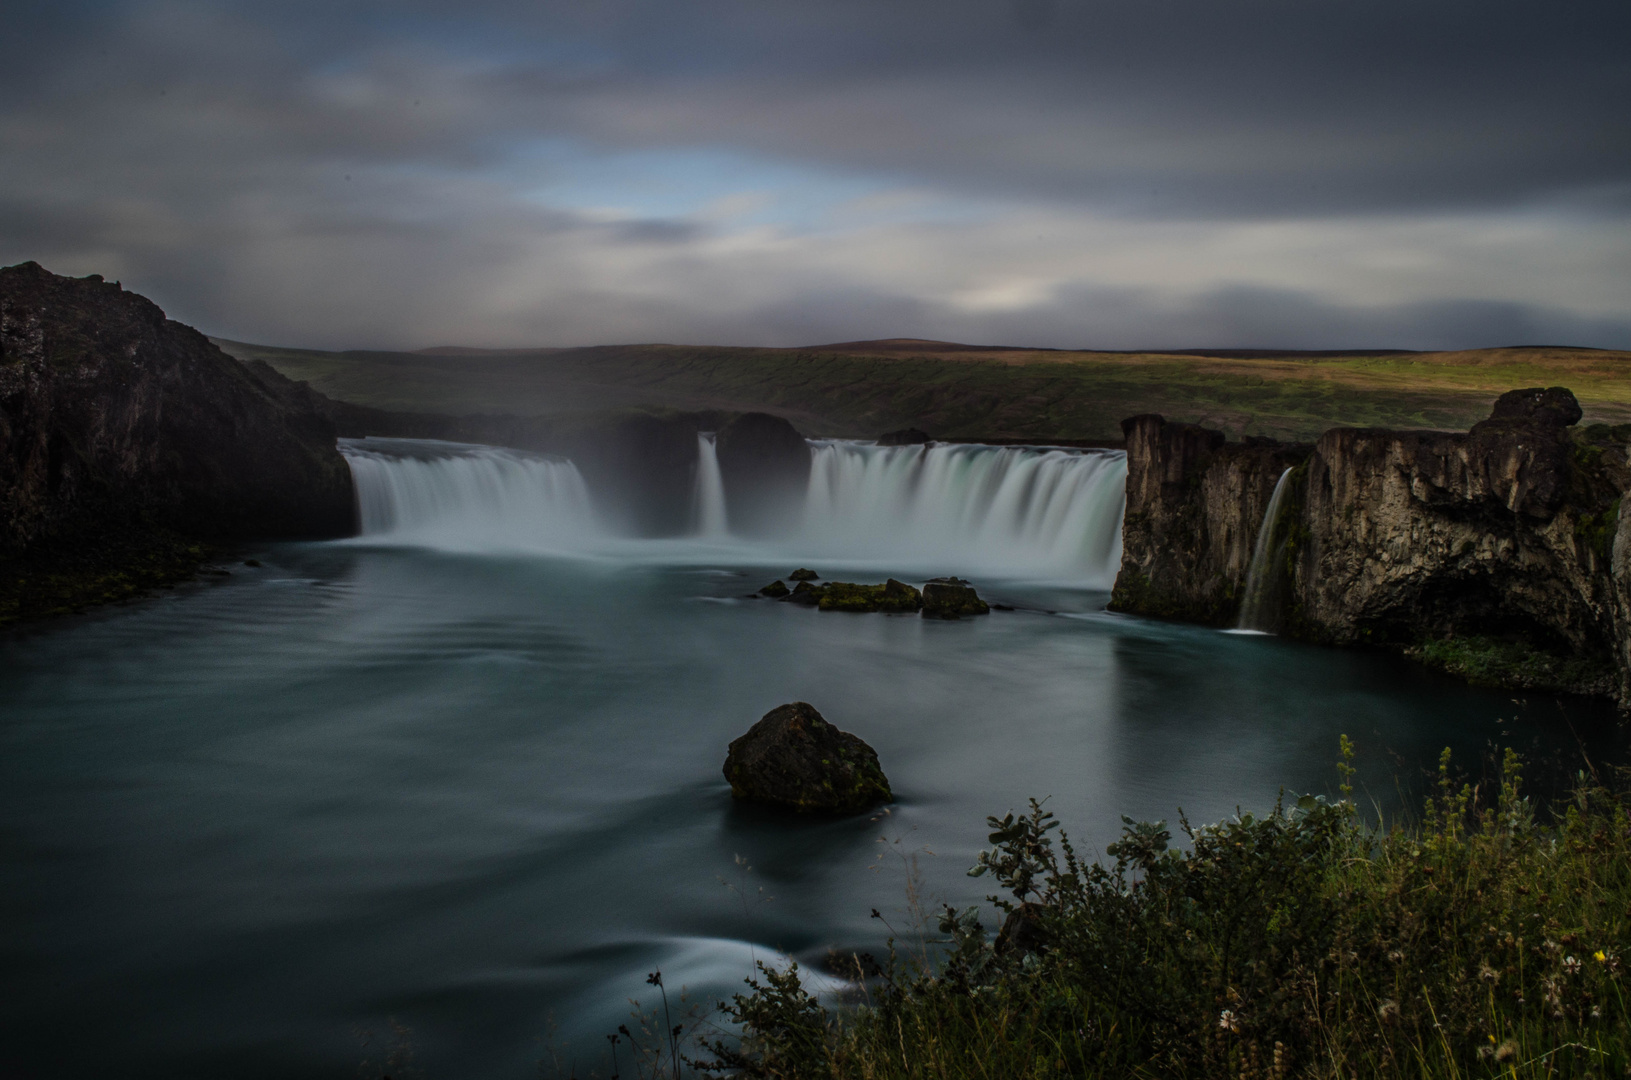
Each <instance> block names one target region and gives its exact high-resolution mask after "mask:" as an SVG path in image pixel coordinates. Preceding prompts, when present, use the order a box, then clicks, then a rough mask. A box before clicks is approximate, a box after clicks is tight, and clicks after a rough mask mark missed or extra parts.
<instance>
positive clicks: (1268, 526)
mask: <svg viewBox="0 0 1631 1080" xmlns="http://www.w3.org/2000/svg"><path fill="white" fill-rule="evenodd" d="M1290 476H1291V470H1290V469H1287V470H1286V471H1285V472H1283V473H1281V474H1280V479H1278V480H1276V481H1275V482H1274V494H1273V495H1270V496H1269V506H1268V509H1267V510H1264V511H1263V524H1261V525H1259V526H1258V528H1257V540H1256V542H1255V543H1254V544H1253V545H1252V561H1251V563H1250V564H1249V565H1248V566H1247V568H1246V596H1245V598H1244V599H1243V600H1242V601H1241V602H1240V621H1239V623H1238V624H1236V626H1237V629H1240V630H1258V631H1261V632H1263V633H1268V634H1272V633H1274V632H1275V631H1276V630H1278V629H1279V628H1280V624H1279V614H1280V612H1279V605H1278V604H1277V603H1274V602H1273V601H1274V600H1276V599H1278V598H1277V596H1276V595H1275V593H1276V590H1275V589H1274V587H1273V586H1274V584H1275V582H1274V581H1273V580H1272V579H1271V577H1270V573H1269V570H1270V567H1271V566H1272V564H1273V562H1274V556H1275V554H1276V553H1277V552H1278V551H1280V550H1281V549H1282V548H1283V547H1284V546H1285V543H1284V539H1283V538H1282V540H1281V543H1279V544H1275V543H1274V522H1275V521H1276V520H1277V519H1278V518H1279V516H1280V506H1281V504H1282V503H1284V502H1285V497H1286V491H1287V490H1288V489H1289V488H1290V486H1291V485H1290V484H1289V483H1288V482H1287V481H1288V479H1289V478H1290Z"/></svg>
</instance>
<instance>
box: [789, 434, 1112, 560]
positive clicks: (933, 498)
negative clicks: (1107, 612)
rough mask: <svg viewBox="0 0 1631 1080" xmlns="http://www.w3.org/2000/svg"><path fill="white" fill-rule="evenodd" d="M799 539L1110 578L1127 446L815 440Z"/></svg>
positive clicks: (827, 547) (854, 555)
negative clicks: (1071, 447)
mask: <svg viewBox="0 0 1631 1080" xmlns="http://www.w3.org/2000/svg"><path fill="white" fill-rule="evenodd" d="M811 445H812V449H813V453H814V461H813V463H812V465H813V467H812V469H811V474H810V489H809V494H808V496H807V498H806V502H805V510H804V521H803V524H802V528H801V531H800V535H799V540H800V547H801V549H803V550H808V551H810V552H811V553H812V554H813V555H822V556H825V557H828V558H842V559H853V560H858V561H866V560H872V561H886V562H895V563H899V564H901V565H911V566H924V567H944V568H945V569H946V570H948V571H949V570H957V571H965V572H970V573H986V574H1006V575H1012V576H1025V577H1040V578H1052V579H1060V580H1073V581H1080V582H1083V583H1086V584H1091V585H1096V586H1100V587H1104V588H1108V587H1109V586H1110V584H1111V583H1112V582H1113V581H1114V579H1115V574H1116V570H1117V568H1118V566H1119V565H1120V562H1121V517H1122V511H1123V509H1124V508H1125V505H1126V481H1127V455H1126V454H1124V453H1122V452H1120V451H1109V450H1088V451H1077V450H1061V449H1047V448H1038V447H1019V446H1000V447H999V446H977V445H945V444H941V445H925V446H888V447H885V446H871V445H868V444H864V443H853V442H841V441H836V440H833V441H814V442H812V444H811Z"/></svg>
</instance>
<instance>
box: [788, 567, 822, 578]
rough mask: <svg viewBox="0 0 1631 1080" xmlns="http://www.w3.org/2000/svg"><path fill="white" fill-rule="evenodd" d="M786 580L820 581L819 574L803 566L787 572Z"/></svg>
mask: <svg viewBox="0 0 1631 1080" xmlns="http://www.w3.org/2000/svg"><path fill="white" fill-rule="evenodd" d="M787 580H788V581H820V580H821V575H820V574H818V573H816V572H815V571H814V570H806V569H805V568H804V567H802V566H801V567H799V568H798V569H797V570H794V571H793V572H792V573H791V574H788V575H787Z"/></svg>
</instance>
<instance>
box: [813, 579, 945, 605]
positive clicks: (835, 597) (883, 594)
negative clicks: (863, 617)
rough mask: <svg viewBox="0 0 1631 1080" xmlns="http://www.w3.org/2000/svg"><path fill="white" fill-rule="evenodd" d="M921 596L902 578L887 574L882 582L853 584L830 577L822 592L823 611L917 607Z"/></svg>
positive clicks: (920, 602) (921, 603) (921, 602)
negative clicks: (901, 579)
mask: <svg viewBox="0 0 1631 1080" xmlns="http://www.w3.org/2000/svg"><path fill="white" fill-rule="evenodd" d="M922 606H923V596H922V594H921V593H919V592H918V591H917V590H916V589H914V588H912V587H911V586H910V585H908V584H906V583H905V582H903V581H896V580H895V579H894V578H890V579H889V580H888V581H886V582H884V583H883V584H882V585H856V584H853V583H851V582H848V581H832V582H828V583H827V587H826V588H825V589H823V590H822V592H821V600H820V607H821V610H822V611H860V612H866V611H888V612H910V611H917V610H918V609H919V608H921V607H922Z"/></svg>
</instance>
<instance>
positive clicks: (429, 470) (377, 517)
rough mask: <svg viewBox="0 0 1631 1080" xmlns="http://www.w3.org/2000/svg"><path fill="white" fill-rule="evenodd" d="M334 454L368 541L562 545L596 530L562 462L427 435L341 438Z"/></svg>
mask: <svg viewBox="0 0 1631 1080" xmlns="http://www.w3.org/2000/svg"><path fill="white" fill-rule="evenodd" d="M340 452H341V453H342V454H343V455H345V459H346V462H347V464H349V465H350V466H351V476H352V479H353V481H354V483H355V485H356V489H357V508H358V511H359V516H360V518H361V525H362V535H363V536H364V537H365V538H366V539H367V540H369V541H370V542H385V543H400V544H408V545H414V546H422V547H435V548H441V549H444V550H453V551H528V552H563V551H575V550H582V549H583V548H585V547H586V546H588V545H590V544H592V543H593V541H594V539H595V538H596V536H597V534H598V533H599V530H598V528H597V526H596V524H595V520H594V513H593V510H592V509H591V506H590V502H589V492H588V489H587V488H586V487H585V486H584V483H583V477H582V476H581V475H579V473H578V469H577V466H575V465H573V464H572V463H571V462H570V461H561V460H556V459H552V458H546V457H542V456H539V455H536V454H526V453H522V452H520V451H516V450H505V449H501V448H499V447H495V446H471V445H467V444H463V443H446V442H438V441H435V440H429V439H341V440H340Z"/></svg>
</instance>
